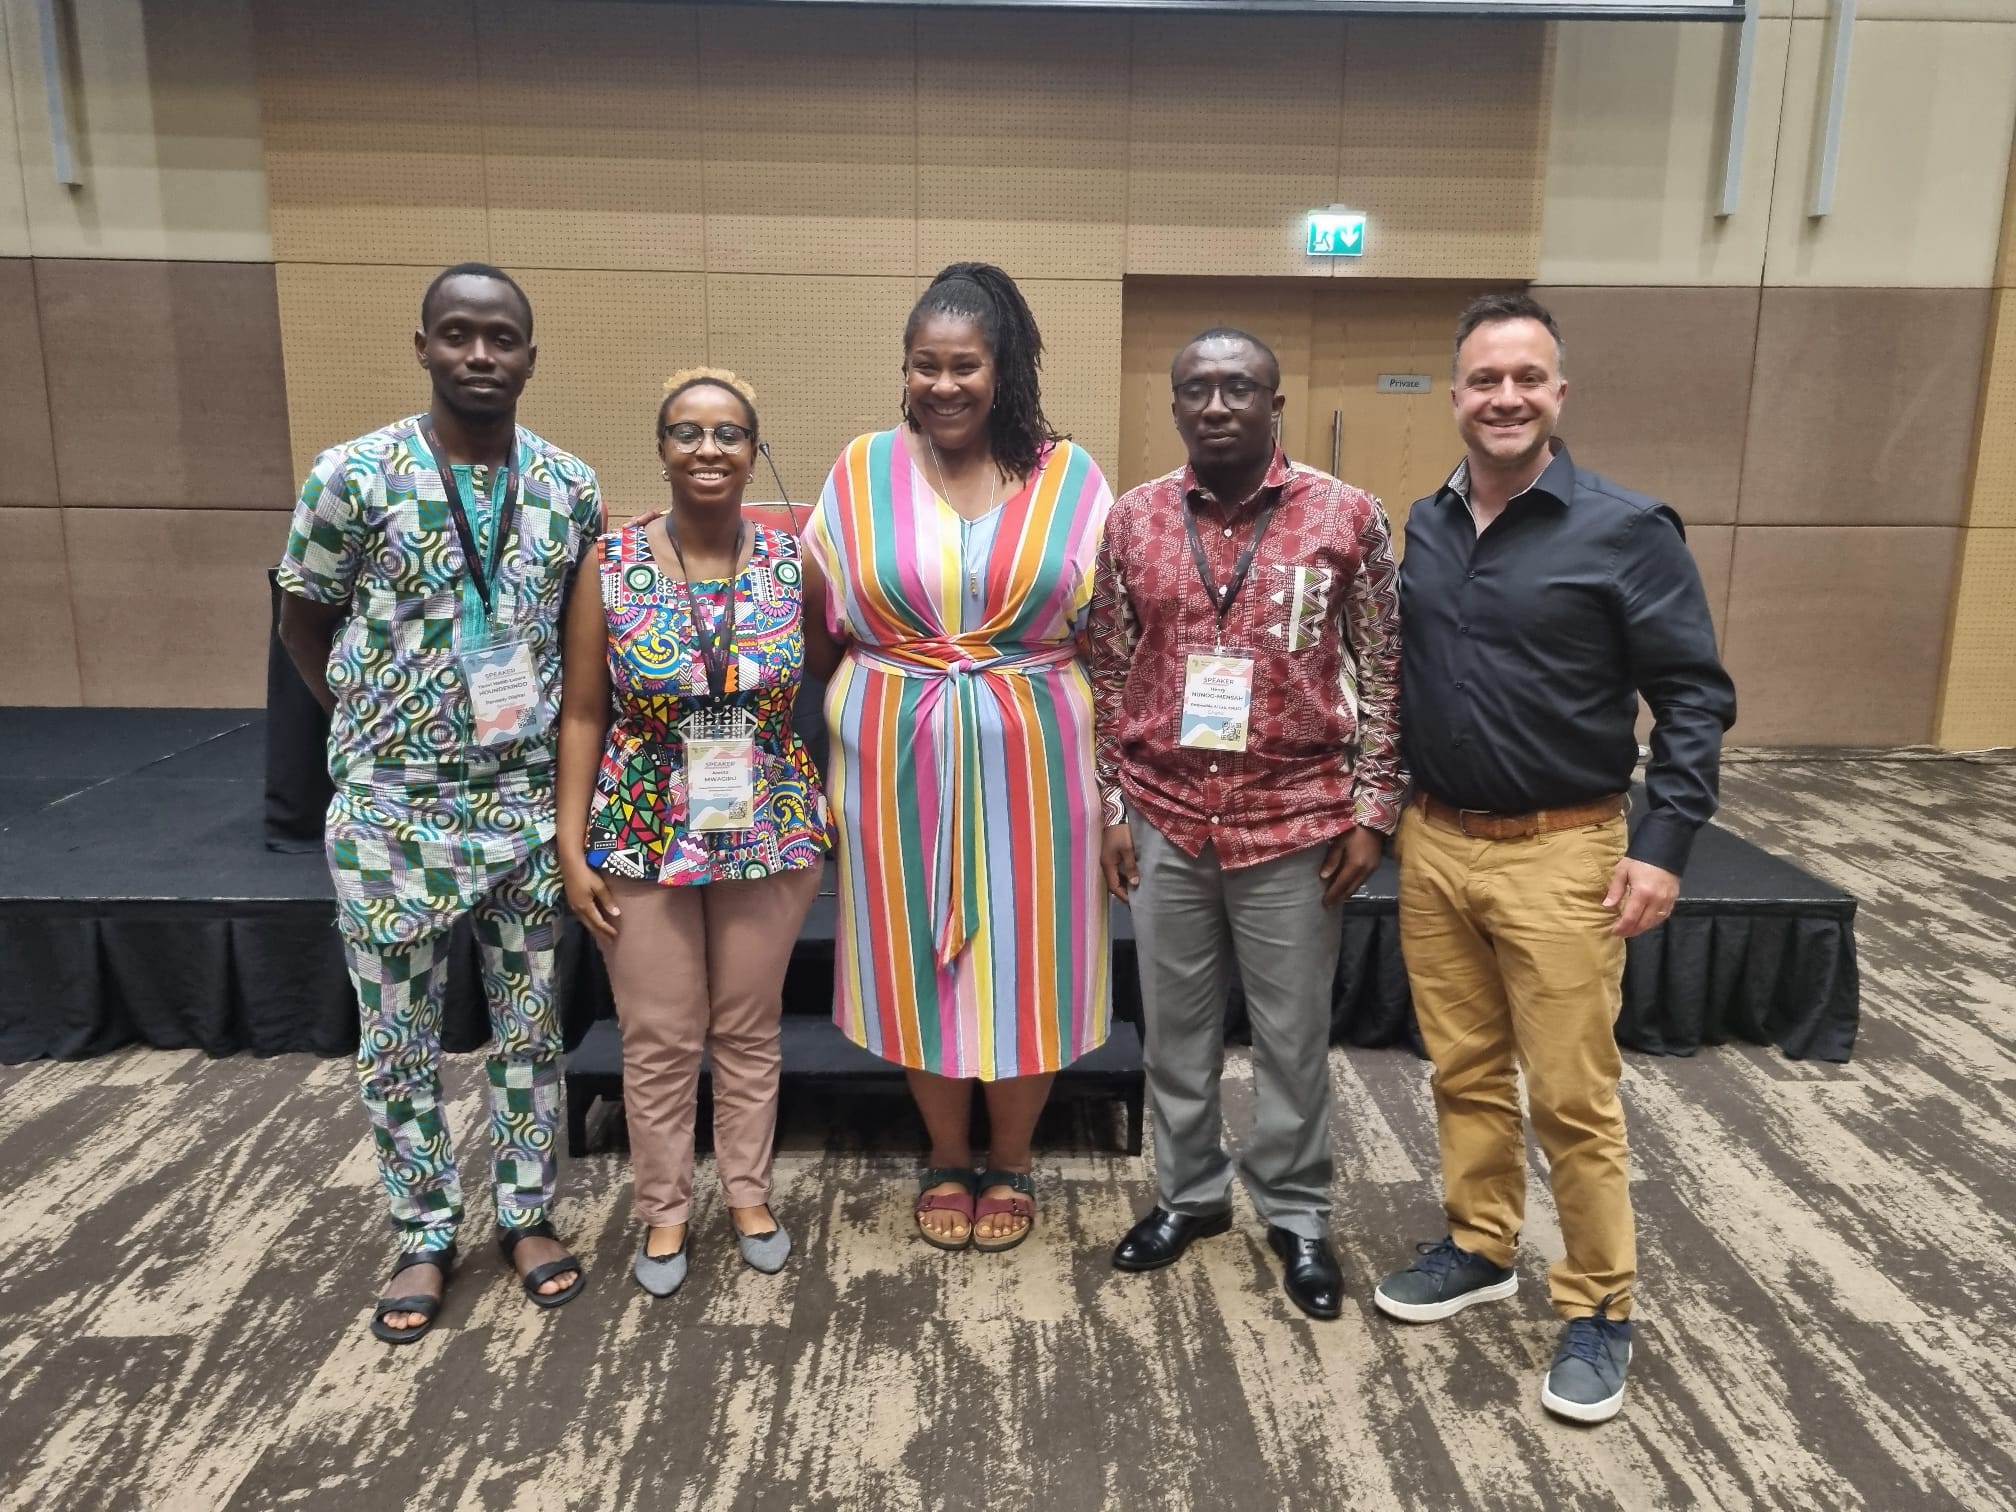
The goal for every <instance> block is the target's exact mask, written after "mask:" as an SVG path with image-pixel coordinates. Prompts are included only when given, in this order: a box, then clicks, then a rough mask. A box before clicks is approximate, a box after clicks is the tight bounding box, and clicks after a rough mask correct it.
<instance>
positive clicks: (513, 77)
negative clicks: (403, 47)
mask: <svg viewBox="0 0 2016 1512" xmlns="http://www.w3.org/2000/svg"><path fill="white" fill-rule="evenodd" d="M710 14H712V13H710ZM697 16H698V13H697V12H696V11H695V10H694V9H693V8H692V7H690V6H683V5H657V4H637V3H630V4H609V3H602V0H571V3H569V4H566V5H556V4H553V3H551V0H481V3H480V4H479V7H478V10H477V37H478V41H479V44H480V50H481V54H482V71H483V81H482V90H483V169H484V183H485V192H486V196H487V200H488V208H489V226H490V252H491V256H492V257H493V258H494V259H495V260H496V261H497V262H499V263H501V264H503V265H504V266H506V267H511V268H517V267H527V268H605V269H606V268H663V269H686V270H697V269H699V268H702V267H704V266H705V244H704V237H703V234H702V230H701V150H700V63H699V59H700V34H699V24H698V19H697Z"/></svg>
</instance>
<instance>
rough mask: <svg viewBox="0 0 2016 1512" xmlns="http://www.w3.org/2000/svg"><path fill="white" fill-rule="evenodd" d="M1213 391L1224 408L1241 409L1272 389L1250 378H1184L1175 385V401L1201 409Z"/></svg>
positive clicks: (1271, 391) (1184, 406)
mask: <svg viewBox="0 0 2016 1512" xmlns="http://www.w3.org/2000/svg"><path fill="white" fill-rule="evenodd" d="M1214 392H1215V393H1216V394H1217V395H1218V397H1219V398H1221V399H1223V400H1224V401H1225V408H1227V409H1229V410H1243V409H1251V408H1252V407H1253V401H1254V400H1255V399H1258V398H1259V397H1260V396H1261V395H1262V394H1271V393H1273V392H1274V389H1273V386H1272V385H1271V384H1265V383H1260V382H1258V381H1256V380H1255V379H1252V378H1219V379H1211V378H1186V379H1185V380H1184V381H1183V382H1181V383H1179V384H1177V385H1176V402H1177V403H1178V404H1180V405H1182V406H1183V408H1184V409H1186V410H1202V409H1204V408H1206V407H1207V406H1208V405H1209V404H1210V403H1211V395H1212V394H1213V393H1214Z"/></svg>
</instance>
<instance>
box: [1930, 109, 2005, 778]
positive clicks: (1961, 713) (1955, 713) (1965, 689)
mask: <svg viewBox="0 0 2016 1512" xmlns="http://www.w3.org/2000/svg"><path fill="white" fill-rule="evenodd" d="M1991 321H1992V323H1991V325H1990V327H1989V332H1988V351H1987V355H1986V358H1985V360H1984V362H1983V364H1982V372H1981V404H1980V408H1979V409H1978V411H1977V412H1976V416H1975V426H1974V466H1973V474H1972V477H1971V479H1970V482H1969V487H1968V496H1967V515H1966V520H1965V528H1964V529H1963V531H1962V532H1961V555H1960V578H1959V582H1958V583H1957V584H1956V585H1955V588H1954V593H1953V623H1952V633H1951V634H1950V635H1949V636H1948V638H1947V643H1946V675H1945V679H1944V682H1943V684H1942V687H1941V690H1940V699H1939V735H1938V739H1939V743H1940V744H1941V745H1943V746H1947V747H1949V748H1951V749H1953V750H1969V749H1973V748H1975V747H1979V746H2004V745H2016V144H2012V147H2011V150H2010V174H2009V189H2008V199H2007V203H2006V205H2005V207H2004V210H2003V215H2002V254H2001V256H2000V258H1998V259H1997V261H1996V264H1995V290H1994V307H1993V313H1992V317H1991Z"/></svg>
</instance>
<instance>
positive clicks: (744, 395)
mask: <svg viewBox="0 0 2016 1512" xmlns="http://www.w3.org/2000/svg"><path fill="white" fill-rule="evenodd" d="M703 385H704V386H706V387H708V388H718V389H726V390H727V391H728V392H729V393H731V394H733V395H734V396H735V397H736V398H737V399H740V400H741V401H742V409H743V412H744V413H745V414H747V415H748V416H749V433H750V434H751V435H755V434H756V433H757V432H758V430H759V429H760V427H759V426H758V425H757V423H756V390H755V389H753V388H751V387H750V386H749V385H748V384H747V383H745V382H744V381H743V380H742V379H740V378H737V377H736V376H735V375H734V374H733V373H731V372H729V371H728V369H726V368H706V367H697V368H685V369H682V370H681V371H679V372H677V373H674V374H673V375H672V376H671V377H670V378H667V379H666V380H665V397H664V398H663V399H660V400H659V401H658V434H659V435H661V436H662V435H664V434H665V411H667V410H668V409H670V408H671V407H672V401H673V400H674V399H677V398H678V397H679V396H680V395H681V394H683V393H685V392H686V390H688V389H692V388H700V387H702V386H703Z"/></svg>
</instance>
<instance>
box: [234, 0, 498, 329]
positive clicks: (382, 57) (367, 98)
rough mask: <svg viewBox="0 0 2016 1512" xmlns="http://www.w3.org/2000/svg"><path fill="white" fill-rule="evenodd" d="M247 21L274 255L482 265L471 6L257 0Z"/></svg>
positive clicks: (419, 0)
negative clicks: (253, 43) (252, 37)
mask: <svg viewBox="0 0 2016 1512" xmlns="http://www.w3.org/2000/svg"><path fill="white" fill-rule="evenodd" d="M254 15H255V20H256V22H257V31H256V35H257V39H258V57H259V106H260V117H261V121H262V124H263V127H264V133H265V141H266V181H267V193H268V196H269V198H270V201H271V215H272V226H273V255H274V257H275V258H277V259H278V260H279V261H281V262H325V263H403V264H408V265H412V266H423V267H424V266H429V265H431V266H432V267H433V268H440V267H443V266H445V265H447V264H449V263H454V262H460V261H462V260H464V259H465V258H482V257H488V256H489V255H490V248H489V228H488V225H487V224H486V217H485V211H484V194H485V188H484V167H483V124H482V91H481V89H480V87H479V83H478V78H477V68H476V56H477V53H476V25H475V16H474V11H473V6H472V4H471V3H470V0H354V3H349V4H344V5H301V4H295V3H292V0H258V4H257V7H256V10H255V13H254ZM290 366H291V348H290Z"/></svg>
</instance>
